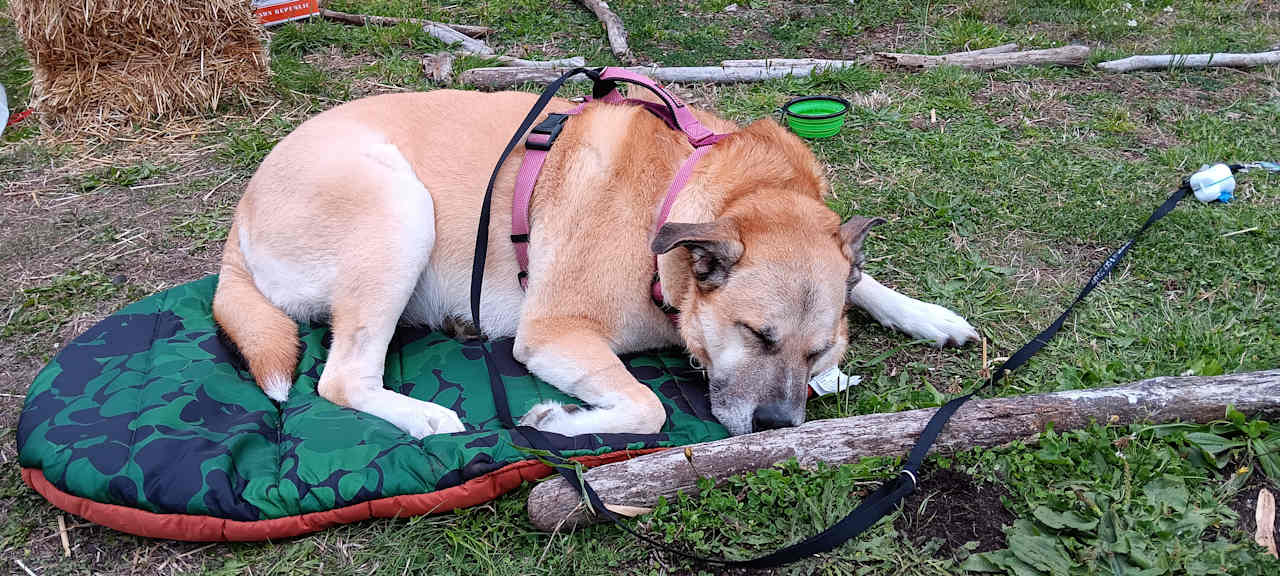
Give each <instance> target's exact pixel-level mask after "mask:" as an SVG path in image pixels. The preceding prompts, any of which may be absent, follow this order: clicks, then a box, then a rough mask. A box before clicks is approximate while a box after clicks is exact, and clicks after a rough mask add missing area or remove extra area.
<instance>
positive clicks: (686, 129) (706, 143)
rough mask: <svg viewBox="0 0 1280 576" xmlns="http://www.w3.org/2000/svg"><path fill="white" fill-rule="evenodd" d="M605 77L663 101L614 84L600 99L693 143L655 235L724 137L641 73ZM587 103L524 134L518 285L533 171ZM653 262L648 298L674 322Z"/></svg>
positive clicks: (524, 283) (515, 229)
mask: <svg viewBox="0 0 1280 576" xmlns="http://www.w3.org/2000/svg"><path fill="white" fill-rule="evenodd" d="M605 81H622V82H628V83H632V84H637V85H640V86H643V87H645V88H648V89H649V90H650V91H652V92H653V93H654V94H656V95H658V97H659V98H661V99H662V100H663V102H664V104H659V103H656V102H649V101H646V100H637V99H634V98H623V97H622V95H621V94H619V93H618V91H617V89H616V88H610V89H609V90H608V92H607V93H605V94H604V95H603V96H602V97H601V98H600V100H601V101H602V102H607V103H610V104H631V105H638V106H643V107H644V108H646V109H647V110H649V111H650V112H652V113H653V114H654V115H656V116H658V117H659V118H661V119H662V120H664V121H665V122H666V123H667V125H668V126H670V127H671V128H673V129H675V130H679V131H681V132H683V133H684V134H685V136H686V137H687V138H688V139H689V144H691V145H693V153H692V154H690V155H689V157H688V158H686V159H685V161H684V164H683V165H681V166H680V169H679V170H678V171H676V174H675V177H674V178H672V179H671V185H670V186H668V187H667V195H666V198H664V199H663V201H662V206H661V207H660V208H659V209H658V220H657V224H656V225H655V226H654V233H655V234H656V233H657V231H658V230H659V229H661V228H662V225H663V224H665V223H666V222H667V216H668V215H670V213H671V206H672V205H673V204H675V202H676V198H677V197H678V196H679V195H680V191H681V190H682V189H684V187H685V185H686V184H688V183H689V176H690V175H692V174H693V169H694V167H696V166H697V165H698V160H699V159H700V158H702V156H703V155H704V154H706V153H707V151H708V150H710V149H711V145H712V144H715V143H716V142H718V141H719V140H720V139H721V138H724V137H725V136H726V135H725V134H717V133H715V132H712V131H711V130H709V129H708V128H707V127H705V126H703V125H702V123H700V122H698V119H697V118H695V117H694V115H693V112H692V111H691V110H689V108H688V107H687V106H685V104H684V102H681V101H680V99H679V98H676V96H675V95H674V94H672V93H670V92H668V91H667V90H665V89H663V88H662V87H661V86H659V85H658V84H657V83H655V82H654V81H653V80H650V79H648V78H646V77H644V76H642V75H640V74H636V73H634V72H631V71H629V70H626V69H622V68H604V69H603V70H601V72H600V79H599V80H598V81H597V82H598V83H599V82H605ZM590 101H591V98H589V97H588V98H587V102H583V103H582V104H580V105H578V106H577V107H576V108H574V109H573V110H570V111H569V112H567V113H563V114H558V113H551V114H548V115H547V118H546V119H545V120H543V121H542V122H540V123H538V125H537V126H534V127H533V129H532V130H530V131H529V136H528V137H527V138H525V144H524V145H525V154H524V159H523V160H522V161H521V162H520V171H519V172H517V173H516V186H515V193H514V195H513V196H512V198H511V242H512V244H513V245H514V246H515V251H516V262H517V263H519V265H520V274H519V277H518V279H519V281H520V287H521V288H522V289H526V288H528V284H529V229H530V225H529V202H530V201H531V200H532V199H533V186H534V184H536V183H537V182H538V175H539V174H540V173H541V172H542V164H543V163H544V162H545V161H546V159H547V152H548V151H550V150H551V145H552V144H553V143H554V142H555V140H556V137H558V136H559V135H560V131H561V130H562V129H563V128H564V123H565V121H566V120H568V119H569V117H571V116H574V115H577V114H578V113H580V112H582V110H583V108H585V107H586V105H587V103H588V102H590ZM653 266H654V272H653V285H652V289H651V291H652V294H651V296H652V298H653V302H654V304H656V305H657V306H658V307H659V308H662V309H663V311H664V312H666V313H667V316H668V317H669V318H671V319H672V321H673V322H674V321H675V319H676V311H675V310H674V309H672V308H671V307H669V306H667V305H666V304H665V303H664V302H663V298H662V283H661V282H660V281H659V279H658V255H657V254H654V256H653Z"/></svg>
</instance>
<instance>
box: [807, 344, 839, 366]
mask: <svg viewBox="0 0 1280 576" xmlns="http://www.w3.org/2000/svg"><path fill="white" fill-rule="evenodd" d="M835 345H836V343H835V342H831V341H828V342H827V343H826V344H823V345H822V347H821V348H818V349H817V350H814V351H812V352H810V353H808V354H806V355H805V360H808V361H809V363H810V364H813V363H814V362H817V360H818V359H819V358H821V357H822V355H823V354H826V353H827V352H830V351H831V348H832V347H833V346H835Z"/></svg>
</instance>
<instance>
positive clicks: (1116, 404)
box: [529, 370, 1280, 530]
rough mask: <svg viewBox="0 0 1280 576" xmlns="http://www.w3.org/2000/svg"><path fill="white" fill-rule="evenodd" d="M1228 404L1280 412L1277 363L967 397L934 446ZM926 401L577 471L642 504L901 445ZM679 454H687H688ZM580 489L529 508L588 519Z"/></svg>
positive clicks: (538, 499) (922, 416) (1178, 416)
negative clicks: (708, 482)
mask: <svg viewBox="0 0 1280 576" xmlns="http://www.w3.org/2000/svg"><path fill="white" fill-rule="evenodd" d="M1228 406H1234V407H1235V409H1237V410H1239V411H1241V412H1244V413H1245V414H1251V415H1257V416H1274V415H1277V414H1280V370H1270V371H1265V372H1250V373H1243V374H1228V375H1223V376H1211V377H1196V376H1191V377H1164V378H1152V379H1149V380H1143V381H1140V382H1135V383H1131V384H1127V385H1124V386H1117V387H1113V388H1101V389H1096V390H1073V391H1070V392H1056V393H1052V394H1036V395H1029V396H1015V397H1010V398H989V399H975V400H972V401H970V402H969V403H968V404H965V405H964V407H963V408H961V409H960V411H959V412H957V413H956V415H955V416H954V417H953V418H952V419H951V421H950V422H949V423H948V424H947V426H946V427H945V428H944V429H943V431H942V435H941V436H940V437H939V438H938V442H937V444H936V445H935V450H936V451H937V452H944V453H945V452H955V451H958V450H964V449H968V448H973V447H977V446H998V445H1001V444H1006V443H1009V442H1013V441H1015V440H1023V441H1033V440H1035V439H1036V438H1037V436H1038V435H1039V434H1040V432H1041V431H1042V430H1044V429H1045V426H1046V425H1048V424H1050V423H1052V424H1053V426H1054V429H1055V430H1058V431H1065V430H1074V429H1078V428H1082V427H1085V426H1088V425H1089V424H1090V423H1093V422H1105V423H1108V424H1115V425H1126V424H1131V423H1135V422H1144V421H1151V422H1156V423H1159V422H1170V421H1174V420H1180V421H1185V422H1199V423H1204V422H1209V421H1211V420H1216V419H1220V418H1222V417H1223V416H1224V415H1225V413H1226V409H1227V407H1228ZM935 411H936V409H935V408H928V409H922V410H910V411H906V412H898V413H888V414H868V415H865V416H853V417H849V418H840V419H834V420H819V421H814V422H808V423H806V424H804V425H802V426H798V427H795V428H785V429H780V430H771V431H768V432H760V433H757V434H748V435H745V436H737V437H733V438H726V439H724V440H718V441H715V442H705V443H702V444H694V445H692V446H689V447H687V448H686V449H683V450H665V451H662V452H657V453H653V454H648V455H645V456H640V457H638V458H635V459H632V460H626V461H623V462H618V463H614V464H607V465H604V466H600V467H597V468H593V469H591V470H590V471H588V472H587V473H586V475H585V478H586V480H587V481H588V482H590V483H591V486H592V487H593V488H595V490H596V492H597V493H599V494H600V498H601V499H602V500H603V501H604V502H605V503H607V504H610V505H616V506H627V507H631V508H632V509H635V508H648V507H652V506H654V505H656V504H657V502H658V498H660V497H665V498H668V499H671V498H673V497H675V495H676V494H677V493H678V492H685V493H687V494H697V492H698V487H697V486H698V484H697V481H698V478H699V477H700V476H709V477H711V478H713V479H715V480H716V481H717V482H720V481H723V480H725V479H727V478H729V477H730V476H734V475H737V474H744V473H749V472H752V471H754V470H759V469H762V468H767V467H769V466H773V465H774V464H777V463H779V462H783V461H786V460H789V459H791V458H795V459H796V460H797V461H798V462H799V464H800V465H801V466H806V467H811V466H814V465H816V464H817V463H819V462H828V463H832V464H840V463H847V462H857V461H858V460H861V459H862V458H867V457H871V456H898V455H902V454H905V453H906V452H907V450H909V449H910V448H911V446H912V445H914V444H915V441H916V439H917V438H918V437H919V436H920V432H921V431H923V430H924V426H925V423H927V422H928V421H929V418H930V417H932V416H933V414H934V412H935ZM687 455H691V458H690V459H689V460H686V457H687ZM690 464H693V465H692V466H691V465H690ZM695 467H696V469H695ZM581 498H582V495H581V492H580V490H579V488H577V487H573V486H569V485H568V483H567V482H565V480H564V479H562V478H555V479H553V480H548V481H546V482H543V483H541V484H538V485H537V486H535V487H534V489H533V491H532V492H530V494H529V518H530V520H532V521H533V524H534V526H537V527H538V528H539V529H541V530H551V529H553V528H555V527H556V526H557V525H559V524H560V523H561V522H563V526H564V527H569V528H572V527H576V526H580V525H584V524H588V523H592V522H595V521H598V518H595V517H591V516H589V514H588V513H587V512H586V511H585V510H583V509H580V508H579V507H578V504H579V502H580V500H581ZM575 509H577V510H576V511H575Z"/></svg>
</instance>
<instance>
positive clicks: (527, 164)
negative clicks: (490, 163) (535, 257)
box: [511, 102, 587, 289]
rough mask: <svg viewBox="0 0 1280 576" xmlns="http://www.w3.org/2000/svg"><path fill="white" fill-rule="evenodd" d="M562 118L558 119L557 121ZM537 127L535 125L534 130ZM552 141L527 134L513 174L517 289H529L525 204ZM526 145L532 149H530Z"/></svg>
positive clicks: (578, 108) (579, 108) (575, 111)
mask: <svg viewBox="0 0 1280 576" xmlns="http://www.w3.org/2000/svg"><path fill="white" fill-rule="evenodd" d="M586 106H587V103H586V102H583V103H582V104H579V105H578V106H576V107H575V108H574V109H573V110H570V111H568V112H566V113H565V114H563V115H562V116H566V117H567V116H572V115H576V114H578V113H580V112H582V109H583V108H585V107H586ZM565 119H566V118H561V120H560V121H561V122H563V121H564V120H565ZM544 122H545V121H544ZM541 126H542V124H539V125H538V127H535V128H534V130H538V128H539V127H541ZM555 134H559V128H556V129H555ZM554 141H555V136H553V135H552V134H541V133H536V132H534V133H531V134H529V137H528V138H526V139H525V153H524V159H522V160H521V161H520V171H519V172H516V188H515V192H514V193H513V194H512V196H511V242H512V245H513V246H515V250H516V263H518V264H519V265H520V275H519V277H518V279H519V281H520V288H521V289H527V288H528V287H529V231H530V227H529V203H530V201H532V200H533V186H534V184H537V182H538V174H541V173H542V164H543V163H544V162H546V161H547V152H550V151H551V143H552V142H554ZM530 143H532V144H534V146H533V147H530V146H529V144H530Z"/></svg>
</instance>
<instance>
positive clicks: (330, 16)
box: [320, 8, 493, 38]
mask: <svg viewBox="0 0 1280 576" xmlns="http://www.w3.org/2000/svg"><path fill="white" fill-rule="evenodd" d="M320 17H321V18H324V19H326V20H333V21H335V22H345V23H347V24H355V25H356V26H396V25H398V24H403V23H405V22H408V23H410V24H415V25H418V26H425V25H427V24H439V25H441V26H448V27H450V28H452V29H454V30H457V31H458V32H461V33H463V34H466V35H467V36H470V37H472V38H480V37H483V36H488V35H489V34H491V33H493V29H492V28H489V27H488V26H471V25H468V24H446V23H444V22H432V21H431V20H423V19H421V18H394V17H391V16H370V15H367V14H349V13H347V12H339V11H337V10H329V9H328V8H321V9H320Z"/></svg>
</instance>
